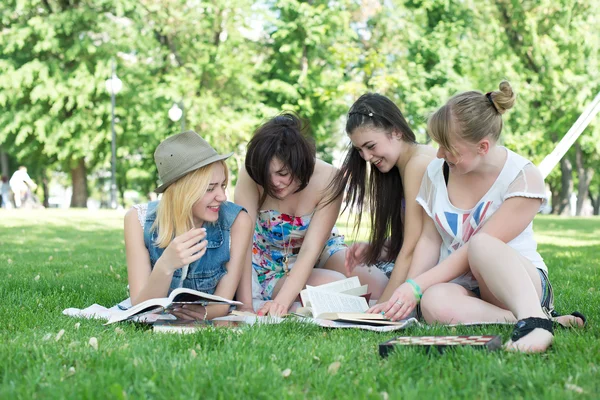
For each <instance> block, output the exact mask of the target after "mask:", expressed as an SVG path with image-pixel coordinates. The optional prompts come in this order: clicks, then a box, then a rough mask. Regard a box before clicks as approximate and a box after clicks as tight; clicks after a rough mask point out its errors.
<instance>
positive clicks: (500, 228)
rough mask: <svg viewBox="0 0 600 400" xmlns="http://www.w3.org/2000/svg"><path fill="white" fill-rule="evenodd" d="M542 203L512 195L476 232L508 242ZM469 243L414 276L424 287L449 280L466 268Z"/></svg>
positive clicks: (525, 224)
mask: <svg viewBox="0 0 600 400" xmlns="http://www.w3.org/2000/svg"><path fill="white" fill-rule="evenodd" d="M540 204H541V200H540V199H531V198H527V197H514V198H511V199H508V200H506V201H505V202H504V203H502V205H501V206H500V208H498V210H497V211H496V212H495V213H494V214H493V215H492V216H491V217H490V219H489V220H487V221H486V222H485V223H484V224H483V226H482V227H481V229H480V230H479V232H483V233H487V234H488V235H490V236H493V237H495V238H498V239H500V240H502V241H503V242H504V243H508V242H510V241H511V240H513V239H514V238H516V237H517V236H519V234H520V233H521V232H523V231H524V230H525V228H527V226H528V225H529V224H530V223H531V221H533V218H534V217H535V215H536V214H537V212H538V210H539V207H540ZM468 249H469V243H468V242H467V243H465V244H464V245H463V246H462V247H461V248H460V249H458V250H457V251H455V252H454V253H452V254H451V255H450V256H448V258H446V259H445V260H444V261H442V262H441V263H439V264H438V265H437V266H435V267H434V268H432V269H431V270H429V271H427V272H425V273H423V274H422V275H420V276H418V277H417V278H415V282H417V283H418V284H419V285H420V286H421V289H422V290H423V291H425V290H426V289H427V288H428V287H430V286H432V285H435V284H436V283H442V282H449V281H451V280H452V279H454V278H457V277H459V276H460V275H462V274H464V273H465V272H467V271H468V270H469V261H468V258H467V253H468Z"/></svg>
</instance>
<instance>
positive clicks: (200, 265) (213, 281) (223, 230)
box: [144, 201, 245, 294]
mask: <svg viewBox="0 0 600 400" xmlns="http://www.w3.org/2000/svg"><path fill="white" fill-rule="evenodd" d="M157 205H158V201H153V202H150V203H148V211H147V213H146V222H145V223H144V243H145V245H146V248H147V249H148V253H149V254H150V265H151V267H152V269H154V265H155V264H156V261H158V259H159V258H160V256H161V255H162V253H163V252H164V250H165V249H161V248H159V247H158V246H156V244H155V243H156V239H157V237H158V232H157V231H156V230H155V231H151V230H150V228H151V227H152V224H154V220H155V219H156V206H157ZM242 210H244V208H243V207H240V206H238V205H237V204H234V203H230V202H228V201H225V202H223V203H222V204H221V207H220V208H219V219H218V220H217V222H215V223H204V224H203V225H202V226H203V227H204V228H206V240H208V245H207V247H206V253H204V255H203V256H202V258H200V259H199V260H196V261H194V262H193V263H191V264H190V266H189V268H188V273H187V276H185V277H182V276H181V275H182V268H179V269H177V270H176V271H175V272H174V274H173V279H172V280H171V287H170V289H169V293H170V292H171V291H172V290H173V289H177V288H180V287H184V288H190V289H194V290H199V291H201V292H205V293H209V294H213V293H214V292H215V289H216V287H217V284H218V283H219V281H220V280H221V278H222V277H223V276H224V275H225V274H226V273H227V269H226V268H225V266H226V265H227V263H228V262H229V257H230V252H229V250H230V247H231V225H233V222H234V221H235V219H236V218H237V215H238V214H239V213H240V211H242ZM244 211H245V210H244Z"/></svg>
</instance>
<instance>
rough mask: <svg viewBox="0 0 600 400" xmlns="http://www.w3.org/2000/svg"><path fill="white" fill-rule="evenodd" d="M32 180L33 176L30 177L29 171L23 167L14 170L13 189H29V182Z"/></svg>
mask: <svg viewBox="0 0 600 400" xmlns="http://www.w3.org/2000/svg"><path fill="white" fill-rule="evenodd" d="M29 182H32V181H31V178H30V177H29V174H28V173H27V171H25V170H23V169H18V170H16V171H15V172H14V174H13V175H12V176H11V177H10V181H9V184H10V187H11V188H13V190H26V189H27V184H28V183H29Z"/></svg>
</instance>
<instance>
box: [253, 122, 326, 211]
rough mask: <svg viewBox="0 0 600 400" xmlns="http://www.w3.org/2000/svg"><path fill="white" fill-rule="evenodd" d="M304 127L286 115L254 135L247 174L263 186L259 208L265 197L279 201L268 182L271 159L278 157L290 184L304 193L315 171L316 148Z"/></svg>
mask: <svg viewBox="0 0 600 400" xmlns="http://www.w3.org/2000/svg"><path fill="white" fill-rule="evenodd" d="M305 128H306V126H305V125H304V123H303V122H302V120H301V119H300V118H299V117H298V116H297V115H295V114H293V113H290V112H287V113H283V114H280V115H278V116H276V117H274V118H271V119H270V120H268V121H267V122H265V123H264V124H262V125H261V126H259V127H258V128H257V129H256V131H255V132H254V136H253V137H252V139H251V140H250V142H249V143H248V150H247V152H246V162H245V165H246V171H248V175H250V178H252V180H253V181H254V182H256V184H258V185H259V186H262V188H263V194H262V196H261V197H260V200H259V205H258V206H259V207H261V206H262V204H263V203H264V202H265V200H266V198H267V196H271V197H274V198H279V197H277V195H276V194H275V187H274V186H273V182H271V175H270V173H269V167H270V163H271V160H272V159H273V157H277V158H278V159H279V160H281V162H282V163H283V165H285V166H286V167H287V168H288V170H289V172H290V177H291V179H292V181H294V180H298V181H299V182H300V187H299V188H298V189H297V190H296V192H299V191H301V190H302V189H304V188H305V187H306V186H307V185H308V182H309V181H310V178H311V177H312V174H313V172H314V170H315V155H316V150H315V145H314V143H313V141H312V140H311V139H310V138H309V137H307V136H306V135H305V134H304V131H305V130H306V129H305Z"/></svg>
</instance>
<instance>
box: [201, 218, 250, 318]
mask: <svg viewBox="0 0 600 400" xmlns="http://www.w3.org/2000/svg"><path fill="white" fill-rule="evenodd" d="M253 226H254V225H253V224H252V220H251V219H250V216H249V215H248V214H247V213H245V212H244V211H241V212H240V213H239V214H238V216H237V218H236V219H235V222H234V223H233V225H232V226H231V255H230V259H229V262H228V263H227V266H226V269H227V274H225V276H224V277H223V278H221V280H220V281H219V284H218V285H217V289H216V290H215V294H216V295H217V296H221V297H224V298H226V299H232V298H233V296H234V294H235V293H236V290H239V289H238V288H239V286H240V283H241V278H242V276H243V275H244V272H245V271H246V270H248V266H247V264H246V261H247V260H246V257H247V253H248V252H247V250H246V249H248V247H249V245H250V243H251V242H252V233H253V229H252V228H253ZM247 301H248V300H247ZM249 302H250V303H244V305H248V304H249V305H250V307H252V292H250V299H249ZM207 309H208V313H207V317H206V318H207V319H212V318H215V317H220V316H223V315H225V314H227V312H228V311H229V306H210V307H207Z"/></svg>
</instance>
